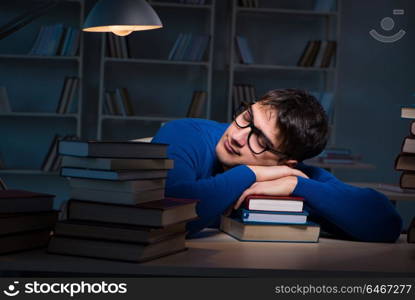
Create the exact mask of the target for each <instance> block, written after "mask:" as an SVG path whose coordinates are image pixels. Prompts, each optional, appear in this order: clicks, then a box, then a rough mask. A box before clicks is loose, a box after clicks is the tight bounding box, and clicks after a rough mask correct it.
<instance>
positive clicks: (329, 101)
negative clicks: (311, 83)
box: [320, 92, 333, 121]
mask: <svg viewBox="0 0 415 300" xmlns="http://www.w3.org/2000/svg"><path fill="white" fill-rule="evenodd" d="M320 104H321V106H323V108H324V111H325V112H326V114H327V116H328V118H329V120H330V121H331V120H332V118H333V93H330V92H325V93H323V95H322V96H321V98H320Z"/></svg>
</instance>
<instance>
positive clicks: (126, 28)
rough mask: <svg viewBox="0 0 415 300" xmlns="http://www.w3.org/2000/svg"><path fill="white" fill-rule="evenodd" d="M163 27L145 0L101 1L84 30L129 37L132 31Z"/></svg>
mask: <svg viewBox="0 0 415 300" xmlns="http://www.w3.org/2000/svg"><path fill="white" fill-rule="evenodd" d="M161 27H163V24H162V23H161V21H160V18H159V17H158V15H157V14H156V12H155V11H154V10H153V8H152V7H151V6H150V5H149V4H148V3H147V2H146V1H145V0H100V1H98V3H97V4H95V6H94V7H93V8H92V10H91V12H90V13H89V15H88V17H87V18H86V20H85V23H84V26H83V28H82V30H83V31H89V32H113V33H115V34H117V35H128V34H130V33H131V32H132V31H139V30H150V29H157V28H161Z"/></svg>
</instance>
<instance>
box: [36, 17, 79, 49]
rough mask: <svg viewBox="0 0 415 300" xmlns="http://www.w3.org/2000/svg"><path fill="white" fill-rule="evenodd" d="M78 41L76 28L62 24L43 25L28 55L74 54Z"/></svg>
mask: <svg viewBox="0 0 415 300" xmlns="http://www.w3.org/2000/svg"><path fill="white" fill-rule="evenodd" d="M79 43H80V31H79V29H78V28H74V27H66V26H64V25H63V24H54V25H43V26H42V27H41V28H40V30H39V33H38V35H37V38H36V40H35V42H34V44H33V46H32V49H31V50H30V52H29V55H52V56H54V55H59V56H75V55H76V54H77V52H78V48H79Z"/></svg>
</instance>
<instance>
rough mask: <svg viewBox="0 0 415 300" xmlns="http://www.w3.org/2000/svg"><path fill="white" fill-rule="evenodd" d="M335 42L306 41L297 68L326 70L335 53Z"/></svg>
mask: <svg viewBox="0 0 415 300" xmlns="http://www.w3.org/2000/svg"><path fill="white" fill-rule="evenodd" d="M336 47H337V43H336V41H328V40H324V41H320V40H315V41H308V42H307V45H306V46H305V48H304V51H303V54H302V55H301V57H300V59H299V60H298V62H297V66H299V67H315V68H328V67H330V66H331V65H332V61H333V57H334V55H335V53H336Z"/></svg>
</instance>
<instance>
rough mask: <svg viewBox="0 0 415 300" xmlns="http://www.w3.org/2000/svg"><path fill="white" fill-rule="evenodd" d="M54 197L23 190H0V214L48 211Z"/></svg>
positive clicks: (50, 208) (51, 206) (51, 207)
mask: <svg viewBox="0 0 415 300" xmlns="http://www.w3.org/2000/svg"><path fill="white" fill-rule="evenodd" d="M54 197H55V196H54V195H50V194H44V193H35V192H29V191H24V190H0V213H18V212H39V211H50V210H52V209H53V198H54Z"/></svg>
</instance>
